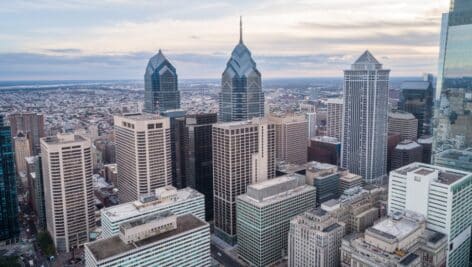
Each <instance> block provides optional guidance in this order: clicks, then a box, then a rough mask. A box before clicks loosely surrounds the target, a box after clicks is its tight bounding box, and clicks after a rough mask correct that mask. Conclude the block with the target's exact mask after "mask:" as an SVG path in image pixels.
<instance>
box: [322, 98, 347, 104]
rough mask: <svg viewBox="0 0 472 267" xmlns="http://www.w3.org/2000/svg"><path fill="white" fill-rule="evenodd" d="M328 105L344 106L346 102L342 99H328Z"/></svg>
mask: <svg viewBox="0 0 472 267" xmlns="http://www.w3.org/2000/svg"><path fill="white" fill-rule="evenodd" d="M326 103H327V104H344V100H343V99H342V98H328V99H327V100H326Z"/></svg>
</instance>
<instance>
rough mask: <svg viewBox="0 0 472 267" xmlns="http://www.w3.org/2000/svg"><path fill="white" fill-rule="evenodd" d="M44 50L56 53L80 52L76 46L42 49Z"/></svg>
mask: <svg viewBox="0 0 472 267" xmlns="http://www.w3.org/2000/svg"><path fill="white" fill-rule="evenodd" d="M44 51H45V52H51V53H58V54H78V53H81V52H82V50H81V49H78V48H50V49H44Z"/></svg>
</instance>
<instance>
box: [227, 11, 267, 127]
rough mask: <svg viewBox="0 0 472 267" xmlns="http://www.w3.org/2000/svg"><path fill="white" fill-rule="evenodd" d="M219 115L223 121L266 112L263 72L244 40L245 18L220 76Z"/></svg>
mask: <svg viewBox="0 0 472 267" xmlns="http://www.w3.org/2000/svg"><path fill="white" fill-rule="evenodd" d="M219 98H220V99H219V104H220V112H219V116H220V117H219V119H220V121H222V122H230V121H242V120H248V119H251V118H254V117H263V116H264V93H263V92H262V83H261V73H260V72H259V70H258V69H257V68H256V62H255V61H254V60H253V59H252V56H251V52H250V51H249V49H248V48H247V47H246V45H245V44H244V43H243V28H242V20H241V21H240V29H239V43H238V44H237V45H236V47H235V48H234V49H233V52H232V53H231V58H230V59H229V61H228V63H227V64H226V69H225V70H224V72H223V74H222V78H221V92H220V96H219Z"/></svg>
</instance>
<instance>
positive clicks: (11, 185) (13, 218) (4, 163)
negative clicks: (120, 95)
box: [0, 115, 20, 243]
mask: <svg viewBox="0 0 472 267" xmlns="http://www.w3.org/2000/svg"><path fill="white" fill-rule="evenodd" d="M14 162H15V157H14V154H13V145H12V142H11V132H10V127H7V126H5V125H4V123H3V117H2V115H0V241H6V242H7V243H9V242H15V241H16V240H17V239H18V237H19V234H20V229H19V225H18V199H17V196H16V176H15V164H14Z"/></svg>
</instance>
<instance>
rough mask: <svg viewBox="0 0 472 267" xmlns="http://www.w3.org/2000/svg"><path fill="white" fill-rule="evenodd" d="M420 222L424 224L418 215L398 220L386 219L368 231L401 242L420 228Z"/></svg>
mask: <svg viewBox="0 0 472 267" xmlns="http://www.w3.org/2000/svg"><path fill="white" fill-rule="evenodd" d="M421 222H424V218H423V217H422V216H420V215H412V217H406V216H403V217H401V218H400V219H394V218H392V217H387V218H385V219H383V220H381V221H379V222H378V223H376V224H374V225H373V226H372V227H371V228H369V229H368V231H371V232H373V233H375V234H377V235H380V236H382V237H384V238H386V239H398V240H402V239H404V238H405V237H407V236H408V235H410V234H411V233H413V232H414V231H416V230H417V229H418V228H419V227H420V223H421Z"/></svg>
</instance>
